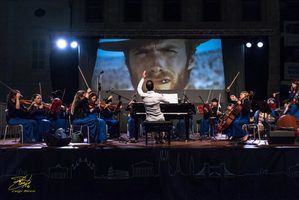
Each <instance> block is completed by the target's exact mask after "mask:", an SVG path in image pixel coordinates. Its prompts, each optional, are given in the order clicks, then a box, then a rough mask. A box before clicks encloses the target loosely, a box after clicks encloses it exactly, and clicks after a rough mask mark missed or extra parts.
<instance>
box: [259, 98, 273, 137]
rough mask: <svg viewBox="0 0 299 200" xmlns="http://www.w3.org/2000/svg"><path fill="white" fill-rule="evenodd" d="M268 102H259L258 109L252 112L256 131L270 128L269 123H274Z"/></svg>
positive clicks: (260, 131)
mask: <svg viewBox="0 0 299 200" xmlns="http://www.w3.org/2000/svg"><path fill="white" fill-rule="evenodd" d="M273 113H274V112H272V110H271V107H270V104H269V103H268V102H266V101H262V102H260V103H259V109H258V110H257V111H256V112H255V113H254V124H256V125H257V131H258V133H259V134H260V133H262V132H264V131H265V130H269V129H270V124H273V123H275V121H276V117H275V116H274V115H273Z"/></svg>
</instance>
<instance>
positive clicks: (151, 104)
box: [137, 71, 169, 142]
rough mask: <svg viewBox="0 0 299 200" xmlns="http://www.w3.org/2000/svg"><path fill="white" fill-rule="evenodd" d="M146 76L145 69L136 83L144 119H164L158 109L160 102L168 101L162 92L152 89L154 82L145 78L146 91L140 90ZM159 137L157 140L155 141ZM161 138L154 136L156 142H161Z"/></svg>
mask: <svg viewBox="0 0 299 200" xmlns="http://www.w3.org/2000/svg"><path fill="white" fill-rule="evenodd" d="M145 78H146V71H143V74H142V78H141V80H140V82H139V84H138V87H137V92H138V94H139V95H140V96H141V98H142V100H143V102H144V107H145V112H146V121H151V122H152V121H165V118H164V115H163V113H162V112H161V109H160V103H169V102H168V101H167V100H166V99H165V97H164V96H163V95H162V94H159V93H157V92H155V91H154V82H153V81H151V80H147V81H146V83H145V87H146V89H147V92H146V93H144V92H143V91H142V86H143V83H144V80H145ZM157 139H159V141H157ZM161 141H162V138H161V136H159V138H156V142H161Z"/></svg>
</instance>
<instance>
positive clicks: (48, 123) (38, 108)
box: [6, 81, 299, 143]
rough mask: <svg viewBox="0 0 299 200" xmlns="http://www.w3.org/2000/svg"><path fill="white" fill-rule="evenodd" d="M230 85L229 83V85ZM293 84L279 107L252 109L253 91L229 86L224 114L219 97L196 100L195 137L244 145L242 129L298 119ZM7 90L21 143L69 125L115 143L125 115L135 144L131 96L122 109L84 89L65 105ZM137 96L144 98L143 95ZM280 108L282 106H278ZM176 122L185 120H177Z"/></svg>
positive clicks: (10, 118) (274, 101) (57, 98)
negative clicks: (233, 89)
mask: <svg viewBox="0 0 299 200" xmlns="http://www.w3.org/2000/svg"><path fill="white" fill-rule="evenodd" d="M231 86H232V84H230V87H231ZM298 86H299V82H298V81H293V82H292V83H291V86H290V91H289V93H288V98H287V99H286V100H283V101H282V103H281V104H280V100H279V99H278V98H277V96H278V94H279V93H273V95H272V96H271V97H270V98H269V99H267V100H263V101H260V102H258V103H257V106H256V107H257V108H253V105H252V99H253V97H252V96H253V92H247V91H242V92H241V93H240V94H239V97H236V96H235V95H231V94H230V87H227V89H226V93H227V103H228V106H227V109H226V110H224V111H222V110H223V109H221V104H222V103H223V102H221V100H220V97H221V95H220V96H219V98H218V99H217V98H213V99H212V100H211V101H209V97H208V99H207V101H203V100H202V98H201V100H202V104H200V105H199V106H198V107H197V108H198V112H199V115H198V117H199V118H200V119H201V121H200V129H199V136H200V138H201V139H202V138H207V139H216V136H217V134H219V133H221V134H224V135H226V138H227V139H228V140H238V141H241V142H246V140H248V136H249V133H248V130H247V129H246V128H244V126H245V125H248V124H254V125H256V127H257V131H258V133H259V134H262V135H263V136H265V134H264V133H265V131H267V130H269V129H270V128H271V127H275V126H276V123H277V122H278V121H279V119H280V118H282V116H292V119H295V120H297V121H298V119H299V103H298V98H299V89H298V88H299V87H298ZM140 88H141V86H140ZM9 90H10V91H9V93H8V95H7V113H6V118H7V123H8V124H10V125H22V126H23V132H24V133H23V141H24V143H32V142H43V141H45V135H46V134H48V133H49V132H50V130H56V129H58V128H63V129H69V128H70V124H71V125H79V126H87V127H88V128H89V137H90V138H89V139H90V142H91V143H105V142H106V141H107V139H118V138H119V137H120V136H121V134H120V119H119V118H118V119H117V116H118V114H119V113H121V112H124V111H126V112H128V113H129V114H128V118H127V122H126V123H127V131H128V138H129V140H130V141H132V142H137V141H138V136H137V137H136V133H137V134H138V131H139V128H138V130H137V131H135V129H136V125H135V121H136V116H137V115H136V114H134V113H136V110H135V111H134V109H136V107H135V106H134V105H135V104H138V103H139V102H137V95H136V94H135V95H134V96H133V98H131V100H130V101H128V104H127V107H126V108H125V109H124V110H122V102H121V101H119V102H114V101H113V96H112V95H110V96H108V97H107V98H103V99H99V97H98V95H97V93H96V92H93V91H92V90H91V89H90V88H88V89H87V90H86V91H85V90H79V91H78V92H77V93H76V94H75V96H74V100H73V102H72V103H71V104H70V105H69V106H68V105H65V104H64V103H63V101H62V99H63V97H62V95H61V94H62V93H61V91H54V92H52V94H51V99H50V100H51V101H50V102H51V103H45V102H43V99H42V95H41V94H38V93H36V94H33V96H32V98H31V99H30V100H26V99H23V96H22V95H21V92H20V91H19V90H16V89H11V88H10V87H9ZM140 94H141V95H143V96H145V93H140ZM210 94H211V91H210V92H209V96H210ZM139 104H140V103H139ZM182 104H186V103H185V102H181V103H180V105H182ZM189 104H191V105H193V106H194V104H192V103H191V102H188V105H189ZM166 105H167V103H166ZM178 105H179V104H178ZM279 105H282V107H280V106H279ZM164 107H165V106H163V109H161V111H162V113H163V112H165V109H164ZM149 109H150V107H149ZM159 109H160V108H159ZM163 110H164V111H163ZM143 112H145V113H144V115H143V116H144V117H139V119H140V120H141V121H140V120H139V121H140V122H142V121H144V120H145V117H146V116H149V115H148V114H147V113H146V111H143ZM251 113H253V114H251ZM164 114H165V118H167V113H164ZM194 114H196V113H191V114H189V113H188V118H189V119H191V121H188V123H189V125H191V126H192V125H193V124H192V116H193V115H194ZM153 116H154V115H153ZM155 117H156V116H154V118H155ZM177 119H184V118H182V117H181V118H179V117H178V118H177ZM184 126H185V122H184V120H179V121H178V122H177V125H176V126H174V129H177V130H175V131H178V130H181V129H182V127H184ZM286 126H288V125H286ZM188 128H189V126H188ZM188 131H189V130H188ZM188 131H187V132H188ZM188 134H189V133H188ZM177 136H178V135H177ZM180 136H182V135H180ZM186 138H188V136H186Z"/></svg>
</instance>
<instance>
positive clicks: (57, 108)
mask: <svg viewBox="0 0 299 200" xmlns="http://www.w3.org/2000/svg"><path fill="white" fill-rule="evenodd" d="M50 98H51V106H50V109H49V112H48V118H49V119H50V121H51V122H52V126H53V128H54V129H55V130H56V129H58V128H63V129H66V128H67V126H68V116H69V115H68V114H67V112H66V107H65V106H64V105H63V102H62V92H61V90H56V91H53V92H52V93H51V97H50Z"/></svg>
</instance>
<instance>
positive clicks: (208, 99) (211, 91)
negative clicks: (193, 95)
mask: <svg viewBox="0 0 299 200" xmlns="http://www.w3.org/2000/svg"><path fill="white" fill-rule="evenodd" d="M211 92H212V89H210V91H209V95H208V98H207V100H206V102H209V100H210V96H211Z"/></svg>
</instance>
